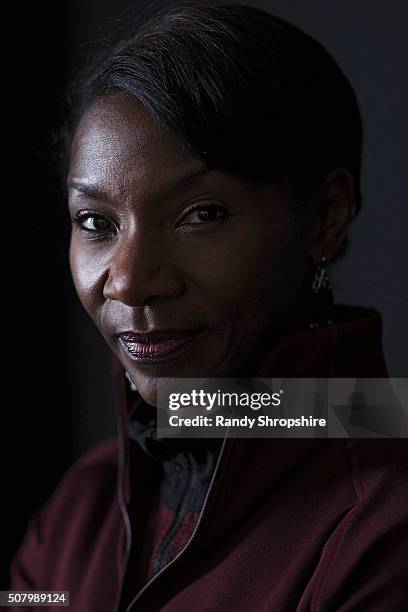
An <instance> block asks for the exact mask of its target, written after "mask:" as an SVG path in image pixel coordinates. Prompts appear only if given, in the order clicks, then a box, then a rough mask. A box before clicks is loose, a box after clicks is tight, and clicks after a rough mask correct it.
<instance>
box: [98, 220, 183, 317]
mask: <svg viewBox="0 0 408 612" xmlns="http://www.w3.org/2000/svg"><path fill="white" fill-rule="evenodd" d="M158 238H159V237H158V236H155V237H154V236H152V235H151V234H150V235H148V234H147V233H145V234H144V235H141V232H129V234H128V235H127V236H122V237H121V238H119V239H118V241H117V242H116V244H115V246H114V249H113V251H112V255H111V257H110V260H109V269H108V270H107V275H106V281H105V284H104V288H103V295H104V298H105V299H106V300H118V301H120V302H123V303H124V304H127V305H128V306H132V307H140V306H145V305H146V304H150V303H151V302H152V301H153V300H155V299H171V298H177V297H179V296H180V295H181V294H182V293H183V291H184V281H183V278H182V275H181V273H180V271H179V270H178V269H177V267H176V266H175V265H174V263H172V262H171V261H168V258H167V256H166V249H165V248H164V247H163V243H162V242H160V240H159V239H158Z"/></svg>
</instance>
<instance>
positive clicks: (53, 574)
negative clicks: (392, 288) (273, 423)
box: [12, 309, 408, 612]
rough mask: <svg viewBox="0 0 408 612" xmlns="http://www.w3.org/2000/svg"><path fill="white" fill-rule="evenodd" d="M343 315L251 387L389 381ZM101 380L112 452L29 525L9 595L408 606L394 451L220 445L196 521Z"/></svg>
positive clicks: (365, 338) (366, 317)
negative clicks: (113, 411) (113, 430)
mask: <svg viewBox="0 0 408 612" xmlns="http://www.w3.org/2000/svg"><path fill="white" fill-rule="evenodd" d="M347 313H348V318H349V319H350V320H349V322H346V323H343V324H339V325H330V326H327V327H324V328H320V329H307V330H304V331H302V332H296V333H293V334H292V335H291V336H288V337H286V338H285V339H283V340H281V341H280V342H278V343H277V344H275V345H274V346H273V347H272V349H271V351H270V353H269V354H268V356H267V358H266V359H265V361H264V363H263V365H262V367H261V368H260V369H259V371H258V372H257V376H258V377H281V376H291V377H297V376H299V377H309V376H310V377H326V376H335V377H347V376H349V377H357V376H358V377H367V378H369V377H386V376H387V373H386V368H385V364H384V359H383V355H382V350H381V319H380V316H379V315H378V314H377V313H376V312H375V311H373V310H370V309H353V310H351V309H349V310H347ZM114 372H115V380H116V385H117V391H118V397H119V407H120V413H121V418H120V419H119V423H120V427H119V435H118V440H113V441H109V442H106V443H104V444H102V445H100V446H99V447H97V448H96V449H94V450H92V451H91V452H89V453H88V454H87V455H86V456H85V457H84V458H83V459H81V460H80V461H79V462H78V463H76V464H75V465H74V466H73V467H72V468H71V469H70V470H69V472H68V473H67V475H66V476H65V478H64V479H63V481H62V482H61V484H60V485H59V487H58V488H57V490H56V492H55V494H54V495H53V497H52V498H51V499H50V500H49V501H48V503H47V504H46V505H45V507H44V508H43V509H42V510H41V512H40V513H38V514H37V515H36V516H35V517H34V519H33V520H32V522H31V524H30V526H29V529H28V532H27V535H26V537H25V539H24V541H23V545H22V547H21V549H20V551H19V553H18V554H17V556H16V558H15V560H14V563H13V567H12V577H13V583H12V588H13V589H15V590H18V589H20V590H22V589H25V590H28V589H38V590H40V589H41V590H65V591H67V590H69V591H70V593H71V608H70V609H71V610H74V611H75V612H99V611H100V612H114V611H116V610H121V611H124V610H129V612H136V611H143V612H147V611H148V612H154V611H155V610H164V611H166V612H190V611H191V610H197V611H203V612H204V611H205V612H207V611H210V610H211V611H212V612H230V611H231V610H242V611H247V612H252V611H256V612H267V611H268V612H270V611H272V612H403V611H405V610H408V488H407V482H408V480H407V479H408V440H407V439H385V438H383V439H380V438H376V439H367V438H360V439H311V438H304V439H301V438H293V439H277V438H274V439H227V440H224V441H223V442H222V448H221V451H220V453H219V454H218V449H215V451H214V452H215V454H214V457H215V459H216V466H215V471H214V473H213V475H212V479H211V483H210V485H209V489H208V492H207V493H206V497H205V500H204V502H203V507H202V509H201V511H198V512H197V511H195V510H194V507H193V506H191V507H189V506H188V505H186V504H185V506H184V507H182V508H178V509H177V508H176V510H175V509H174V508H172V507H171V503H166V500H165V499H162V498H161V497H160V495H158V492H157V491H158V484H157V482H158V480H157V477H158V473H159V471H160V470H159V467H160V466H159V464H158V462H157V460H155V459H154V458H152V457H151V456H150V455H149V453H146V452H145V450H144V449H143V448H142V446H141V445H140V444H137V443H135V442H134V441H132V440H129V436H128V433H127V423H128V418H129V407H130V404H131V402H132V401H133V400H134V398H135V394H134V393H133V392H132V391H131V390H130V388H129V385H128V383H127V380H126V378H125V376H124V371H123V368H122V366H121V365H120V364H119V362H118V361H116V360H114ZM136 395H137V394H136ZM184 456H185V457H187V458H188V454H185V455H184ZM217 457H218V458H217ZM210 475H211V474H210ZM193 489H194V487H193ZM163 543H164V544H165V546H163ZM158 550H161V554H160V556H159V557H158V556H157V551H158ZM157 559H159V563H157ZM153 561H154V562H153ZM155 563H156V566H155V567H156V569H154V564H155ZM155 571H156V573H154V572H155ZM152 574H153V575H152ZM38 609H39V608H36V610H38ZM47 609H50V608H45V610H47Z"/></svg>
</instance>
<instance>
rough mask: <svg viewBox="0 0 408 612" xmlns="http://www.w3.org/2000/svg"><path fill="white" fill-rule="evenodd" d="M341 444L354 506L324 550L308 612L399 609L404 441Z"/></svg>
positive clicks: (407, 466) (407, 449)
mask: <svg viewBox="0 0 408 612" xmlns="http://www.w3.org/2000/svg"><path fill="white" fill-rule="evenodd" d="M345 443H346V449H347V454H348V462H349V473H350V478H351V480H352V483H353V487H354V491H355V499H356V502H355V504H354V505H353V506H352V508H350V509H349V511H348V512H347V513H346V514H345V516H344V517H343V519H342V520H341V521H340V523H339V524H338V526H337V528H336V529H335V531H334V532H333V533H332V535H331V537H330V538H329V540H328V541H327V542H326V545H325V547H324V549H323V552H322V557H321V559H320V563H319V567H318V570H317V572H316V574H315V576H314V580H313V587H314V588H313V606H312V608H313V609H314V610H326V609H332V610H340V609H341V610H345V611H346V610H347V612H349V611H350V612H351V611H353V612H354V610H356V611H357V610H361V609H369V610H370V612H371V611H372V612H377V611H378V612H380V611H382V610H385V609H387V610H399V609H403V607H399V606H402V605H403V602H405V603H406V601H407V600H408V587H407V583H406V578H405V577H406V575H407V574H408V546H407V541H408V488H407V486H406V482H407V479H408V439H402V438H401V439H385V438H371V439H367V438H365V439H363V438H354V439H349V440H347V441H346V442H345ZM351 580H352V581H353V585H354V586H353V589H352V591H350V584H351ZM367 602H370V606H371V607H367ZM365 606H366V607H365Z"/></svg>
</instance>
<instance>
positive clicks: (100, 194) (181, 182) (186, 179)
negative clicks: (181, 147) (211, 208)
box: [67, 165, 210, 200]
mask: <svg viewBox="0 0 408 612" xmlns="http://www.w3.org/2000/svg"><path fill="white" fill-rule="evenodd" d="M209 172H210V168H208V166H205V165H203V166H200V168H197V169H196V170H193V171H192V172H188V173H186V174H182V175H181V176H177V177H175V178H172V179H170V180H169V181H168V182H167V183H164V184H163V185H161V186H160V187H159V189H158V190H157V191H156V192H155V194H154V197H155V198H158V197H160V196H162V195H170V194H172V193H177V192H179V191H182V190H183V189H186V188H187V187H189V186H190V185H191V184H192V183H194V182H196V181H197V180H198V179H200V178H202V177H203V176H204V175H205V174H207V173H209ZM67 187H68V189H75V190H76V191H79V192H80V193H82V194H84V195H87V196H89V197H91V198H93V199H96V200H109V199H110V197H109V196H108V194H107V193H105V192H104V191H101V190H100V189H99V188H98V187H96V186H93V185H90V184H87V183H83V182H81V181H75V180H72V181H67Z"/></svg>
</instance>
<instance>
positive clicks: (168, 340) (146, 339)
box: [118, 328, 205, 363]
mask: <svg viewBox="0 0 408 612" xmlns="http://www.w3.org/2000/svg"><path fill="white" fill-rule="evenodd" d="M204 331H205V330H204V329H203V328H200V329H188V330H176V329H174V330H160V331H154V332H149V333H136V332H133V331H125V332H121V333H120V334H118V338H119V342H120V344H121V346H122V347H123V349H124V350H125V352H126V354H127V355H128V356H129V357H130V359H132V360H133V361H136V362H138V363H158V362H161V361H168V360H170V359H173V358H174V357H176V356H178V354H179V353H180V352H181V351H182V350H184V349H185V348H186V347H187V346H188V345H190V344H191V343H192V342H194V341H195V340H196V338H198V336H200V335H201V334H202V333H203V332H204Z"/></svg>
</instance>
